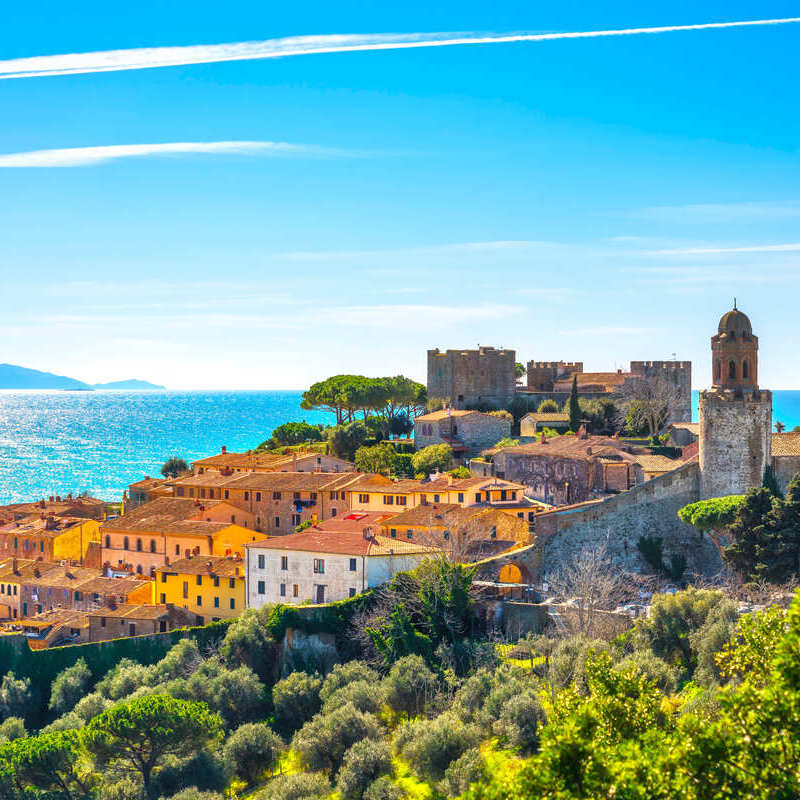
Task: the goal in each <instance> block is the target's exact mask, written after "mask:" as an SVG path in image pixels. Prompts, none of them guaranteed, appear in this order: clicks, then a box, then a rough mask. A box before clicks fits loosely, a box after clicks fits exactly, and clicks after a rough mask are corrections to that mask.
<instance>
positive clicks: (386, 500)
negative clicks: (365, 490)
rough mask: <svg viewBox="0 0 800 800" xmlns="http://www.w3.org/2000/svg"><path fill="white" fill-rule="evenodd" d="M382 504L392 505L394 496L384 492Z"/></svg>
mask: <svg viewBox="0 0 800 800" xmlns="http://www.w3.org/2000/svg"><path fill="white" fill-rule="evenodd" d="M383 504H384V505H385V506H393V505H394V496H393V495H390V494H385V495H384V496H383Z"/></svg>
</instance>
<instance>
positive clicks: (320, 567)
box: [314, 558, 325, 575]
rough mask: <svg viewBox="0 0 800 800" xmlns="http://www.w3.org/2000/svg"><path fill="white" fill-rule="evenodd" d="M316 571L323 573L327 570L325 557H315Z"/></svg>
mask: <svg viewBox="0 0 800 800" xmlns="http://www.w3.org/2000/svg"><path fill="white" fill-rule="evenodd" d="M314 572H315V573H317V574H318V575H322V574H323V573H324V572H325V559H324V558H315V559H314Z"/></svg>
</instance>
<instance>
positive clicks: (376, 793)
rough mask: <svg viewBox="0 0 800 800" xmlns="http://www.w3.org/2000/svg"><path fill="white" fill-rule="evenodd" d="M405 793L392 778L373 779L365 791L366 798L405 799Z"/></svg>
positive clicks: (373, 799)
mask: <svg viewBox="0 0 800 800" xmlns="http://www.w3.org/2000/svg"><path fill="white" fill-rule="evenodd" d="M404 797H405V793H404V792H403V790H402V789H401V788H400V787H399V786H398V785H397V784H395V783H393V782H392V779H391V778H387V777H386V776H383V777H382V778H378V780H376V781H373V782H372V783H371V784H370V785H369V786H368V787H367V789H366V791H365V792H364V800H403V798H404Z"/></svg>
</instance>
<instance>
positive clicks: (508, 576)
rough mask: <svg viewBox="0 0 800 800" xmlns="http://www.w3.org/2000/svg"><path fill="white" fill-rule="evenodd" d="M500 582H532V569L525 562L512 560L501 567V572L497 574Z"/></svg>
mask: <svg viewBox="0 0 800 800" xmlns="http://www.w3.org/2000/svg"><path fill="white" fill-rule="evenodd" d="M497 582H498V583H517V584H520V583H525V584H530V583H532V577H531V572H530V570H529V569H528V568H527V567H526V566H525V564H522V563H518V562H516V561H511V562H508V563H506V564H503V566H501V567H500V572H499V573H498V575H497Z"/></svg>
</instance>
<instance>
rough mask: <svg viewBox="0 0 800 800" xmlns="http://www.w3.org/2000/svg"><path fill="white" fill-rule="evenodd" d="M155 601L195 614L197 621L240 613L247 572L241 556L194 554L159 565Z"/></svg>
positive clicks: (155, 582)
mask: <svg viewBox="0 0 800 800" xmlns="http://www.w3.org/2000/svg"><path fill="white" fill-rule="evenodd" d="M152 602H153V603H154V604H158V605H164V604H165V603H166V604H171V605H174V606H176V607H178V608H183V609H185V610H186V611H188V612H190V613H191V614H194V615H195V617H196V624H198V625H203V624H205V623H206V622H211V621H216V620H218V619H229V618H230V617H237V616H239V614H241V613H242V611H243V610H244V604H245V574H244V561H243V560H242V559H241V558H240V557H226V556H192V557H190V558H182V559H180V560H178V561H173V562H172V563H171V564H169V565H168V566H164V567H158V568H157V569H156V574H155V579H154V581H153V596H152Z"/></svg>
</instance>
